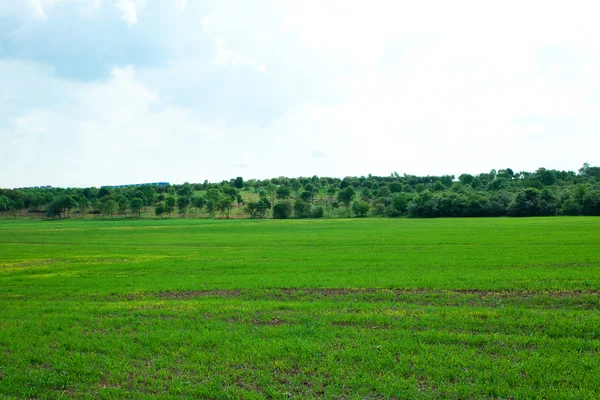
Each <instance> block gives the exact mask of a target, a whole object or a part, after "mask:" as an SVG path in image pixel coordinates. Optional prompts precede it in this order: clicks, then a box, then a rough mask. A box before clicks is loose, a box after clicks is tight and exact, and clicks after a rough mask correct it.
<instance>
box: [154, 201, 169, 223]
mask: <svg viewBox="0 0 600 400" xmlns="http://www.w3.org/2000/svg"><path fill="white" fill-rule="evenodd" d="M165 212H166V208H165V205H164V204H163V203H158V204H157V205H156V207H154V214H155V215H156V216H157V217H160V219H162V216H163V214H164V213H165Z"/></svg>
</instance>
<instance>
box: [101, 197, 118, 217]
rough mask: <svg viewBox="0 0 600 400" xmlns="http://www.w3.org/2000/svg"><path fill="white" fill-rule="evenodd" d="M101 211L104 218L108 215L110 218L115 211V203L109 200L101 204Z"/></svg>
mask: <svg viewBox="0 0 600 400" xmlns="http://www.w3.org/2000/svg"><path fill="white" fill-rule="evenodd" d="M101 211H102V214H103V215H104V216H107V215H109V216H111V217H112V216H113V215H114V214H115V212H116V211H117V203H116V202H115V201H114V200H113V199H110V198H109V199H107V200H106V201H104V202H102V209H101Z"/></svg>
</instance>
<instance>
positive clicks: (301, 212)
mask: <svg viewBox="0 0 600 400" xmlns="http://www.w3.org/2000/svg"><path fill="white" fill-rule="evenodd" d="M294 216H295V217H296V218H308V217H310V203H307V202H305V201H304V200H302V199H298V200H296V201H295V202H294Z"/></svg>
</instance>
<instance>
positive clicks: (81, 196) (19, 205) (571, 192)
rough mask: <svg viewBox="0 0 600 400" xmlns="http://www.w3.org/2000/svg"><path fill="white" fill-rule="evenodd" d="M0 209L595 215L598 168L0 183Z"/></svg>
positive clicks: (599, 204) (73, 214)
mask: <svg viewBox="0 0 600 400" xmlns="http://www.w3.org/2000/svg"><path fill="white" fill-rule="evenodd" d="M0 215H3V216H5V217H17V216H34V217H41V218H97V217H110V218H115V217H129V218H148V217H150V218H165V217H167V218H168V217H171V218H173V217H178V218H182V217H185V218H231V217H234V218H282V219H283V218H349V217H367V216H376V217H404V216H406V217H412V218H435V217H492V216H511V217H528V216H543V215H546V216H547V215H600V167H592V166H590V165H589V164H587V163H586V164H584V165H583V167H582V168H581V169H580V170H579V171H578V172H573V171H557V170H552V169H545V168H539V169H538V170H537V171H535V172H514V171H513V170H511V169H510V168H507V169H501V170H497V171H496V170H491V171H490V172H487V173H481V174H479V175H470V174H462V175H460V176H458V177H457V178H456V177H455V176H453V175H444V176H414V175H406V174H404V175H399V174H397V173H393V174H391V175H390V176H371V175H368V176H360V177H346V178H343V179H339V178H327V177H317V176H313V177H299V178H286V177H279V178H272V179H265V180H257V179H249V180H244V179H243V178H242V177H237V178H235V179H231V180H229V181H222V182H220V183H209V182H207V181H205V182H204V183H195V184H190V183H184V184H182V185H164V186H152V185H142V186H126V187H101V188H95V187H89V188H67V189H64V188H28V189H18V190H11V189H0Z"/></svg>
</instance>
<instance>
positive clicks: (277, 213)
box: [273, 201, 292, 219]
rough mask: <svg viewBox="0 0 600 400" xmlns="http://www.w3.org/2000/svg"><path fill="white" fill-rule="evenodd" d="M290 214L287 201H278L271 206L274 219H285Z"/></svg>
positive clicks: (290, 207) (290, 208) (289, 206)
mask: <svg viewBox="0 0 600 400" xmlns="http://www.w3.org/2000/svg"><path fill="white" fill-rule="evenodd" d="M291 214H292V205H291V204H290V202H289V201H280V202H279V203H276V204H275V205H274V206H273V218H274V219H286V218H289V217H290V215H291Z"/></svg>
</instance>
